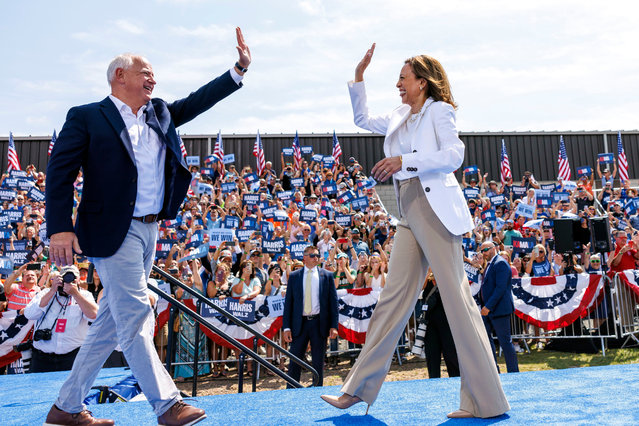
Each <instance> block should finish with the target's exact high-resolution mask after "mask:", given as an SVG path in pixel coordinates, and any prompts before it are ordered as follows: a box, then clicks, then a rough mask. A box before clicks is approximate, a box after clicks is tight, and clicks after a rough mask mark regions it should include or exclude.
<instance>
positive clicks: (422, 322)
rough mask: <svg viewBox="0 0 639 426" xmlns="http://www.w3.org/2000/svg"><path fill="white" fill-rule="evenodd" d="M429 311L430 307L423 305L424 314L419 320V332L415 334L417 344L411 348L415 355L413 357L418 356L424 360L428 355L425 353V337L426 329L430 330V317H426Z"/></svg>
mask: <svg viewBox="0 0 639 426" xmlns="http://www.w3.org/2000/svg"><path fill="white" fill-rule="evenodd" d="M427 310H428V305H423V306H422V314H421V315H420V316H419V319H418V320H417V321H418V323H419V326H418V327H417V332H416V333H415V343H414V344H413V347H412V348H411V352H412V353H413V355H416V356H418V357H420V358H422V359H423V358H426V354H425V353H424V337H425V336H426V329H427V328H428V317H427V316H426V311H427Z"/></svg>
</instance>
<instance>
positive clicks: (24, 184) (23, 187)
mask: <svg viewBox="0 0 639 426" xmlns="http://www.w3.org/2000/svg"><path fill="white" fill-rule="evenodd" d="M34 186H35V182H34V181H32V180H28V179H18V189H19V190H20V191H28V190H29V189H31V188H33V187H34ZM81 190H82V189H79V190H78V191H81Z"/></svg>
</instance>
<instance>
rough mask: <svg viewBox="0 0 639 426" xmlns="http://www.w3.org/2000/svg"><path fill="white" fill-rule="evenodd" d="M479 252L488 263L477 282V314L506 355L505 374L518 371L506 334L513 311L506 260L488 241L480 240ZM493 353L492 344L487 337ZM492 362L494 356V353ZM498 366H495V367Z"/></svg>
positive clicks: (508, 331) (510, 340)
mask: <svg viewBox="0 0 639 426" xmlns="http://www.w3.org/2000/svg"><path fill="white" fill-rule="evenodd" d="M479 251H480V252H481V254H482V256H483V257H484V259H485V260H486V261H487V262H488V263H487V265H486V269H485V270H484V278H483V280H482V283H481V290H480V293H481V302H482V303H481V305H482V308H481V314H482V318H483V320H484V325H485V326H486V331H487V332H488V336H489V337H491V336H492V335H493V333H494V334H496V335H497V340H499V345H500V346H501V349H502V351H503V352H504V357H505V358H506V369H507V370H508V372H509V373H514V372H518V371H519V363H518V362H517V353H516V352H515V347H514V346H513V342H512V338H511V335H510V316H511V314H512V313H513V311H514V310H515V305H514V304H513V291H512V283H511V280H512V271H511V269H510V265H508V262H506V260H505V259H504V258H503V257H501V256H500V255H499V254H498V253H497V246H496V245H495V243H493V242H491V241H486V242H485V243H483V244H482V245H481V246H480V248H479ZM489 340H490V345H491V347H492V348H493V355H495V343H494V342H493V339H492V338H490V339H489ZM495 362H497V357H496V355H495ZM497 368H499V366H497Z"/></svg>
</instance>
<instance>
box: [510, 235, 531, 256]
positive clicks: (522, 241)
mask: <svg viewBox="0 0 639 426" xmlns="http://www.w3.org/2000/svg"><path fill="white" fill-rule="evenodd" d="M512 242H513V253H530V252H532V250H533V248H534V247H535V244H537V240H536V239H535V238H534V237H533V238H519V237H513V238H512Z"/></svg>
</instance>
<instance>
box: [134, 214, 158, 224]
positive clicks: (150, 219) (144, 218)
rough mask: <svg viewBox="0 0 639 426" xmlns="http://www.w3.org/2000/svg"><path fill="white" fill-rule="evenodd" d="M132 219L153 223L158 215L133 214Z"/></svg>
mask: <svg viewBox="0 0 639 426" xmlns="http://www.w3.org/2000/svg"><path fill="white" fill-rule="evenodd" d="M133 219H135V220H138V221H140V222H142V223H154V222H157V221H158V215H157V214H147V215H146V216H133Z"/></svg>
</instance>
